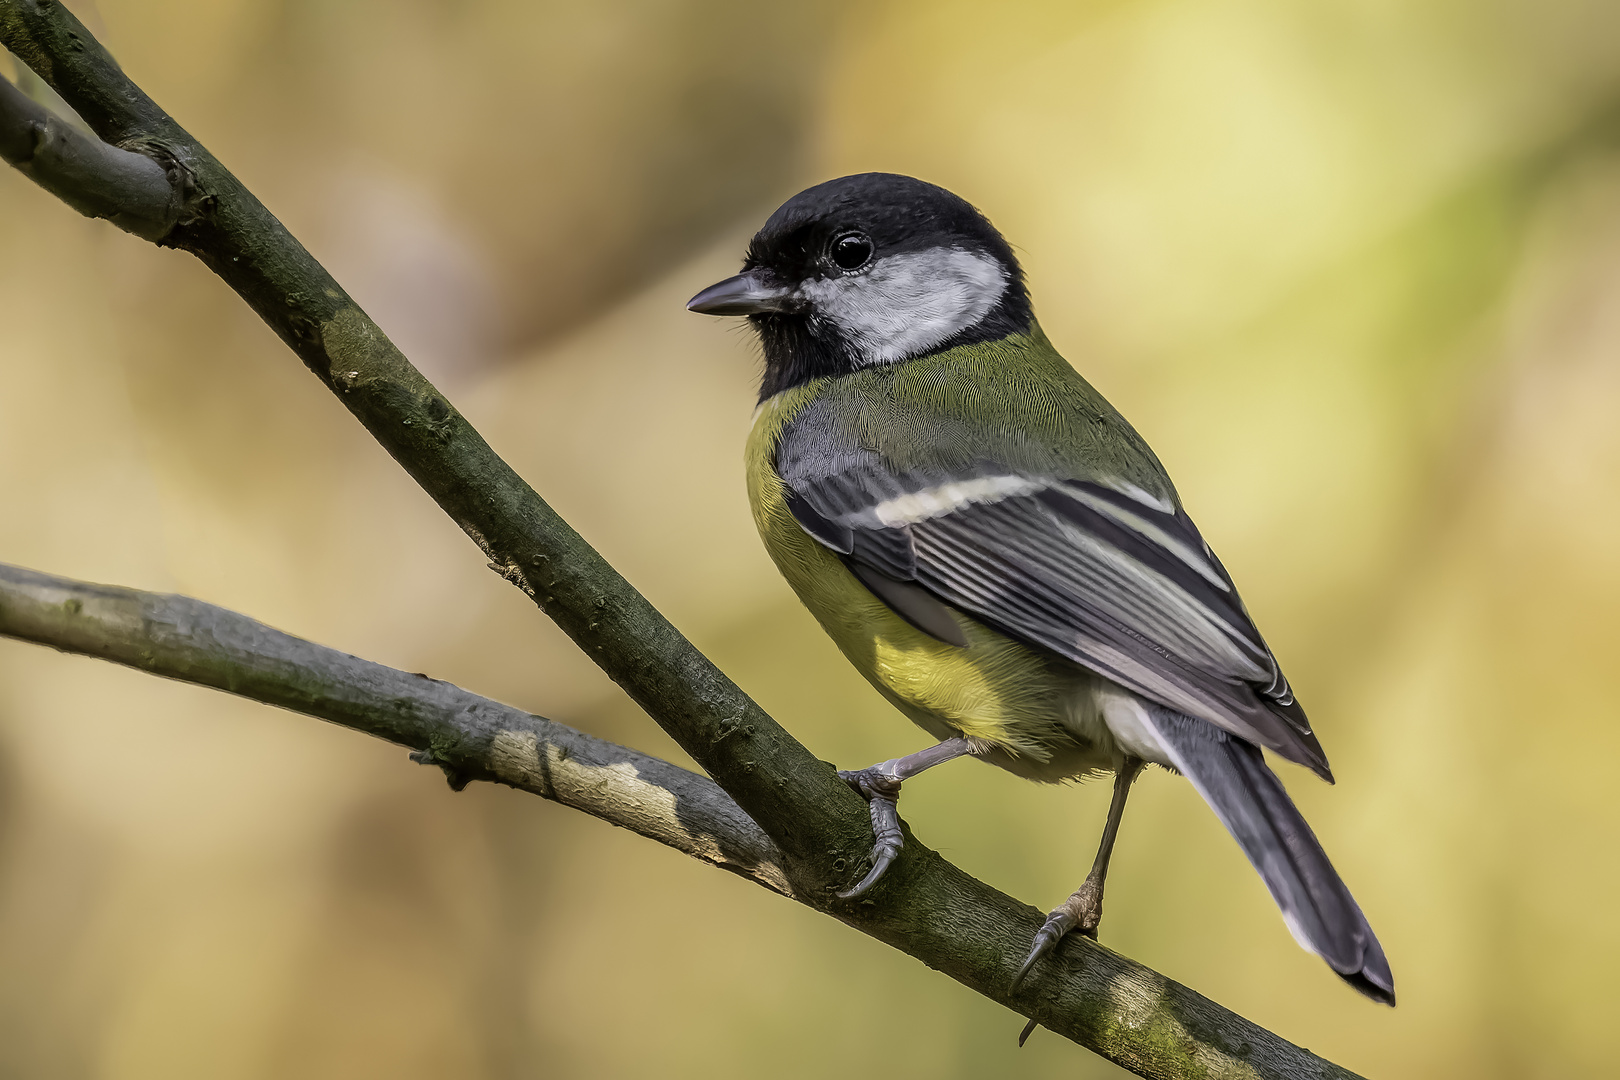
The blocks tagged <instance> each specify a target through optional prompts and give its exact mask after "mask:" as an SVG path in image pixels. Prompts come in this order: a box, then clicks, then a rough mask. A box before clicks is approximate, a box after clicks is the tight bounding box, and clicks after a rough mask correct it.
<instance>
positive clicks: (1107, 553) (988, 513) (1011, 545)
mask: <svg viewBox="0 0 1620 1080" xmlns="http://www.w3.org/2000/svg"><path fill="white" fill-rule="evenodd" d="M830 437H831V436H829V432H828V430H827V429H826V428H825V427H824V426H822V425H818V424H814V423H807V424H804V425H802V426H801V425H799V424H790V425H789V427H788V428H787V429H786V430H785V431H784V433H783V437H782V442H781V443H780V444H779V450H778V465H777V467H778V473H779V475H781V477H782V479H783V480H784V482H785V483H786V485H787V487H788V506H789V509H790V510H791V511H792V513H793V515H794V517H795V518H796V519H797V520H798V522H799V523H800V525H801V526H802V527H803V528H804V530H805V531H806V532H807V533H809V534H810V535H811V536H812V537H814V538H815V539H816V540H818V541H819V542H821V543H822V544H824V545H825V546H827V547H828V548H830V549H832V550H834V551H836V552H838V553H839V554H840V555H842V556H844V558H845V560H846V561H847V562H848V563H849V565H850V566H851V568H852V569H853V570H854V571H855V572H856V574H857V576H859V577H860V578H861V580H862V581H864V582H866V583H867V585H868V587H869V588H871V589H872V591H873V592H874V593H875V594H876V595H877V596H878V597H879V598H880V599H883V600H884V601H885V602H886V603H888V604H889V605H890V606H891V607H892V608H894V609H895V610H896V611H897V612H899V613H900V614H901V615H902V616H903V617H905V618H906V619H907V620H908V621H910V622H911V623H912V624H913V625H915V626H917V627H919V628H920V629H922V630H924V631H926V632H929V633H933V634H934V636H936V637H940V638H941V639H943V640H952V639H951V638H949V637H948V636H947V635H946V634H945V633H942V632H940V628H942V627H943V626H944V625H946V624H949V622H950V620H948V619H946V620H944V622H943V623H942V622H941V621H939V619H938V617H937V616H938V612H937V611H936V610H934V609H932V608H931V607H930V604H931V603H932V604H934V605H937V604H939V603H943V604H948V605H950V606H951V607H954V608H957V609H959V610H961V611H963V612H966V613H968V614H970V615H972V616H974V617H975V618H978V619H980V620H981V621H983V622H985V623H986V624H988V625H991V626H993V627H995V628H997V629H999V630H1001V631H1002V632H1004V633H1007V634H1009V635H1011V636H1013V637H1015V638H1018V639H1019V640H1022V641H1025V642H1027V643H1030V644H1033V645H1037V646H1040V647H1042V648H1045V649H1049V650H1051V651H1052V652H1055V653H1057V654H1058V655H1060V656H1064V657H1067V658H1068V659H1070V660H1073V661H1075V662H1076V663H1079V664H1082V665H1084V666H1085V667H1087V668H1090V669H1092V670H1094V671H1096V672H1098V673H1099V674H1102V675H1105V676H1107V677H1108V678H1110V679H1113V680H1114V681H1116V682H1118V683H1120V684H1121V685H1123V686H1125V687H1128V688H1129V689H1131V690H1133V691H1135V692H1137V693H1139V694H1141V695H1143V696H1144V697H1146V698H1148V699H1150V700H1152V701H1156V702H1159V703H1160V704H1163V705H1166V706H1168V707H1170V708H1173V709H1177V710H1180V711H1182V712H1185V713H1187V714H1188V715H1191V716H1195V717H1201V718H1203V719H1206V720H1208V721H1210V722H1212V723H1215V724H1217V725H1219V726H1220V727H1222V728H1225V729H1226V730H1228V731H1231V732H1232V733H1234V734H1236V735H1239V736H1241V737H1243V738H1245V739H1248V740H1250V741H1253V742H1256V743H1259V744H1261V745H1264V746H1267V747H1270V748H1272V749H1273V750H1275V751H1277V752H1278V753H1280V754H1282V755H1283V756H1285V757H1288V758H1290V759H1291V760H1294V761H1297V762H1300V763H1301V764H1304V765H1307V766H1309V767H1311V768H1312V769H1314V770H1315V771H1317V772H1318V773H1319V774H1321V775H1323V776H1328V772H1327V761H1326V757H1325V755H1324V754H1323V751H1322V749H1321V745H1320V744H1319V743H1318V742H1317V740H1316V737H1315V735H1314V734H1313V733H1312V732H1311V729H1310V726H1309V723H1308V722H1307V721H1306V719H1305V714H1304V711H1303V710H1302V709H1301V708H1300V707H1299V704H1298V703H1297V702H1296V701H1295V700H1294V698H1293V694H1292V692H1291V691H1290V689H1289V686H1288V682H1287V680H1286V679H1284V678H1283V675H1282V672H1281V671H1280V669H1279V668H1278V666H1277V662H1276V660H1275V659H1274V658H1273V656H1272V654H1271V651H1270V649H1268V648H1267V646H1266V644H1265V641H1264V640H1263V639H1262V638H1261V636H1260V633H1259V631H1258V630H1257V629H1256V628H1255V626H1254V623H1253V621H1252V620H1251V619H1250V617H1249V615H1248V612H1247V611H1246V610H1245V609H1244V606H1243V602H1242V600H1241V599H1239V597H1238V594H1237V590H1236V589H1235V588H1234V587H1233V585H1232V580H1231V578H1230V576H1229V575H1228V574H1227V573H1226V570H1225V568H1224V567H1222V566H1221V564H1220V561H1219V560H1218V559H1216V558H1215V556H1214V553H1213V552H1211V551H1210V549H1209V547H1208V546H1207V545H1206V544H1205V543H1204V540H1203V537H1201V536H1200V535H1199V533H1198V530H1197V528H1196V527H1195V526H1194V525H1193V523H1192V521H1191V519H1189V518H1188V517H1187V515H1186V513H1185V511H1183V510H1181V509H1180V507H1178V506H1175V505H1173V504H1171V503H1169V502H1168V501H1166V500H1161V499H1155V498H1154V497H1153V496H1151V495H1148V494H1147V493H1145V492H1143V491H1140V490H1138V489H1133V488H1132V487H1131V485H1129V484H1125V483H1123V482H1121V483H1118V484H1116V485H1112V486H1110V485H1109V484H1106V483H1102V482H1099V481H1097V480H1089V479H1077V478H1073V477H1063V476H1051V475H1047V476H1040V475H1031V474H1030V473H1029V472H1028V471H1027V470H1025V471H1012V470H1009V469H1008V467H1007V466H1005V465H1002V464H998V463H997V462H994V461H983V460H981V461H979V462H977V463H976V464H974V465H971V466H965V467H955V468H947V467H935V466H930V467H926V468H924V467H918V466H908V467H897V466H894V465H891V464H889V463H888V462H887V461H886V460H885V457H884V455H882V454H881V453H879V452H878V451H876V450H875V449H872V448H869V447H862V446H859V445H853V446H852V445H842V446H831V445H829V444H828V440H829V438H830ZM884 581H889V582H894V583H897V584H900V585H903V586H905V587H906V588H905V589H904V590H902V589H893V588H886V587H885V586H884ZM874 582H876V584H874ZM952 643H953V644H955V643H959V641H952Z"/></svg>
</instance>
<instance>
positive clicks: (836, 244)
mask: <svg viewBox="0 0 1620 1080" xmlns="http://www.w3.org/2000/svg"><path fill="white" fill-rule="evenodd" d="M871 258H872V239H871V237H869V236H865V235H863V234H861V233H845V234H844V235H843V236H840V237H839V238H838V239H836V240H834V241H833V243H832V261H833V262H834V263H836V264H837V265H838V268H839V269H840V270H859V269H860V268H861V267H863V266H865V265H866V264H867V262H868V261H869V260H870V259H871Z"/></svg>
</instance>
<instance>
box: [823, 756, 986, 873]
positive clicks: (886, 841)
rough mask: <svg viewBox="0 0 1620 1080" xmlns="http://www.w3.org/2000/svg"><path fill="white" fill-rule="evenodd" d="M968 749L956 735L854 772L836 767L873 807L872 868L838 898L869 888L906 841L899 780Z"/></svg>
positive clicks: (948, 759) (914, 774)
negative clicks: (900, 804) (901, 817)
mask: <svg viewBox="0 0 1620 1080" xmlns="http://www.w3.org/2000/svg"><path fill="white" fill-rule="evenodd" d="M971 753H973V746H972V744H971V743H969V742H968V741H967V740H966V739H964V738H962V737H961V736H960V735H958V736H957V737H956V738H954V739H946V740H945V741H944V742H942V743H935V744H934V745H933V746H930V747H928V748H927V749H926V750H919V751H917V752H916V753H915V754H907V755H906V756H905V757H903V758H890V759H889V760H888V761H880V762H878V763H877V764H876V765H872V766H870V767H868V768H865V769H860V770H856V771H853V772H851V771H846V770H842V769H841V770H839V773H838V776H839V778H840V779H842V780H843V781H844V783H846V784H848V785H849V786H850V787H852V788H854V789H855V790H856V791H858V792H860V794H861V797H862V798H863V799H865V800H866V803H867V806H869V807H870V808H871V811H872V869H870V870H868V871H867V872H866V876H865V877H863V878H862V879H861V880H860V882H859V883H858V884H857V885H856V886H855V887H854V888H852V889H846V890H845V891H844V892H841V893H839V894H838V898H839V899H840V900H854V899H857V898H858V897H860V896H863V895H865V893H866V891H867V890H868V889H870V888H871V887H872V886H873V885H876V884H877V882H878V878H880V877H882V876H883V872H884V871H885V870H887V869H888V868H889V864H890V863H892V862H894V859H895V856H897V855H899V854H900V848H901V847H902V845H904V844H905V837H904V834H902V833H901V831H900V811H899V809H898V807H897V806H896V805H895V804H896V803H897V802H898V801H899V798H900V782H901V781H903V780H907V779H909V778H911V777H913V776H916V775H917V774H918V773H920V772H922V771H923V770H925V769H932V768H933V767H934V766H935V765H941V764H943V763H945V762H947V761H950V760H952V759H953V758H959V757H961V756H962V755H964V754H971Z"/></svg>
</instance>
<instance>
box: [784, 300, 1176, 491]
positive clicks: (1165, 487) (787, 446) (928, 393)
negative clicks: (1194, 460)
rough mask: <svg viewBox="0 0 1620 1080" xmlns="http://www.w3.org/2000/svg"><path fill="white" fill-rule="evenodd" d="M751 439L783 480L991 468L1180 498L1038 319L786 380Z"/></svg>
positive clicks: (956, 475) (952, 473) (957, 473)
mask: <svg viewBox="0 0 1620 1080" xmlns="http://www.w3.org/2000/svg"><path fill="white" fill-rule="evenodd" d="M756 436H761V437H762V438H761V439H760V441H761V443H762V444H766V445H768V446H769V450H770V452H771V456H772V458H773V463H774V464H775V465H776V467H777V470H778V472H779V473H780V474H781V476H782V477H783V479H784V480H787V481H788V482H789V483H790V484H792V483H793V481H794V480H795V479H798V480H802V481H813V480H817V479H820V478H823V477H828V476H835V475H841V474H848V473H851V472H858V473H862V474H867V475H870V474H871V473H873V472H874V471H876V472H881V473H883V474H885V475H890V476H893V477H895V478H896V479H897V480H901V479H904V480H910V481H915V482H918V483H925V484H926V483H943V482H950V481H953V480H972V479H975V478H981V477H985V476H992V475H994V476H1010V477H1022V478H1025V479H1029V480H1035V481H1066V480H1079V481H1087V482H1091V483H1096V484H1100V485H1103V486H1106V487H1112V488H1115V489H1119V490H1126V491H1134V492H1137V493H1141V494H1144V495H1146V496H1147V497H1149V498H1150V499H1151V500H1153V501H1157V502H1160V503H1163V504H1165V505H1167V506H1179V505H1180V504H1179V500H1178V498H1177V496H1176V492H1175V488H1174V486H1173V485H1172V484H1171V482H1170V479H1169V476H1168V475H1167V474H1166V473H1165V470H1164V467H1163V466H1162V465H1161V464H1160V463H1159V460H1158V458H1157V457H1156V456H1155V455H1154V453H1153V451H1152V449H1151V448H1149V446H1148V444H1147V442H1146V441H1145V440H1144V439H1143V438H1142V437H1141V436H1140V435H1139V434H1138V433H1137V432H1136V429H1135V428H1133V427H1132V426H1131V425H1130V423H1129V422H1128V421H1126V420H1125V418H1124V417H1123V416H1121V415H1120V413H1119V412H1118V410H1116V409H1115V408H1114V407H1113V406H1112V405H1111V404H1109V402H1108V400H1107V399H1106V398H1104V397H1103V395H1102V394H1101V393H1099V392H1098V391H1097V390H1096V389H1095V388H1094V387H1093V386H1092V385H1091V384H1090V383H1089V382H1087V381H1086V380H1085V379H1084V378H1083V377H1082V376H1081V375H1080V374H1079V372H1077V371H1076V370H1075V369H1074V368H1073V367H1072V366H1071V365H1070V364H1069V363H1068V361H1066V360H1065V359H1064V358H1063V357H1062V356H1061V355H1060V354H1059V353H1058V352H1057V350H1056V349H1054V348H1053V347H1052V344H1051V342H1049V341H1048V340H1047V339H1046V336H1045V335H1044V334H1043V333H1041V331H1040V328H1039V326H1038V325H1037V326H1034V327H1032V328H1031V332H1030V333H1028V334H1015V335H1010V336H1008V337H1006V338H1002V339H999V340H996V341H986V342H976V343H974V344H971V345H964V346H961V347H959V348H955V349H951V350H948V351H945V352H941V353H937V354H934V355H932V356H925V357H921V358H918V359H916V360H911V361H907V362H905V363H902V364H895V365H882V366H875V367H871V368H864V369H861V370H859V371H855V372H852V373H849V374H846V375H841V376H838V377H835V378H829V379H822V380H818V381H817V382H815V383H808V384H805V385H803V386H800V387H796V388H794V389H793V390H790V391H786V392H784V393H783V394H779V395H777V396H776V397H775V398H773V399H770V400H768V401H767V402H766V403H765V404H764V405H762V406H761V413H760V417H759V418H758V421H757V422H756ZM760 449H765V445H762V446H761V447H760Z"/></svg>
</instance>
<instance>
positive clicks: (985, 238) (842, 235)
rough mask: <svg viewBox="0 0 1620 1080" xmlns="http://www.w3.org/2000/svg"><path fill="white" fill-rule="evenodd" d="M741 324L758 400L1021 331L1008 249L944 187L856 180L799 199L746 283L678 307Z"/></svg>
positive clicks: (771, 234) (1026, 317) (779, 219)
mask: <svg viewBox="0 0 1620 1080" xmlns="http://www.w3.org/2000/svg"><path fill="white" fill-rule="evenodd" d="M687 306H688V307H689V308H691V309H692V310H694V311H701V312H706V313H711V314H717V315H747V316H748V317H749V321H750V322H751V323H752V324H753V326H754V328H755V329H756V330H757V331H758V332H759V336H760V341H761V343H762V344H763V346H764V351H765V378H764V383H763V385H762V386H761V388H760V398H761V400H764V399H765V398H768V397H771V396H772V395H774V394H777V393H779V392H781V391H783V390H786V389H789V388H791V387H793V386H797V385H799V384H801V383H804V382H807V381H809V380H811V379H818V378H822V377H825V376H831V375H841V374H846V373H848V372H851V371H854V370H857V369H859V368H862V367H868V366H872V365H874V364H883V363H899V362H904V361H906V360H912V359H916V358H917V357H920V356H928V355H932V354H934V353H938V352H942V351H944V350H946V349H951V348H955V347H957V346H959V345H967V344H971V343H973V342H978V341H994V340H997V339H999V338H1003V337H1006V336H1007V335H1009V334H1015V333H1024V332H1027V331H1028V330H1029V327H1030V323H1031V321H1032V318H1033V315H1032V311H1031V308H1030V302H1029V294H1028V291H1027V290H1026V288H1025V286H1024V276H1023V271H1022V270H1021V269H1020V268H1019V265H1018V260H1017V258H1015V257H1014V255H1013V252H1012V248H1011V247H1009V246H1008V245H1007V242H1006V241H1005V240H1003V239H1002V237H1001V234H1000V233H998V232H997V231H996V230H995V227H994V226H992V225H991V224H990V222H989V221H987V220H986V219H985V217H984V215H983V214H981V213H979V211H978V210H976V209H974V207H973V206H972V205H971V204H969V203H968V202H967V201H966V200H964V199H962V198H960V197H958V196H956V195H953V194H951V193H950V192H949V191H946V190H945V189H944V188H942V187H937V186H935V185H934V184H929V183H925V182H923V181H921V180H916V179H913V178H912V177H909V176H899V175H896V174H894V173H861V174H858V175H855V176H845V177H841V178H840V179H837V180H829V181H827V182H826V183H824V184H817V185H816V186H815V187H813V188H809V189H807V190H805V191H802V192H800V193H799V194H797V195H795V196H794V197H793V198H791V199H789V200H788V201H787V202H785V203H783V204H782V206H781V207H780V208H779V209H777V211H776V212H775V213H774V214H772V215H771V216H770V219H769V220H767V221H766V222H765V225H764V227H763V228H761V229H760V230H759V232H758V233H757V234H756V235H755V236H754V239H753V241H752V242H751V243H750V244H749V245H748V254H747V258H746V260H745V262H744V264H743V273H741V274H739V275H738V276H736V277H734V278H730V279H728V280H726V281H723V282H721V283H719V284H718V285H714V286H711V287H710V288H708V289H705V290H704V291H703V292H701V293H699V294H698V295H697V296H695V297H693V299H692V301H691V302H690V303H689V304H688V305H687Z"/></svg>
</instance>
